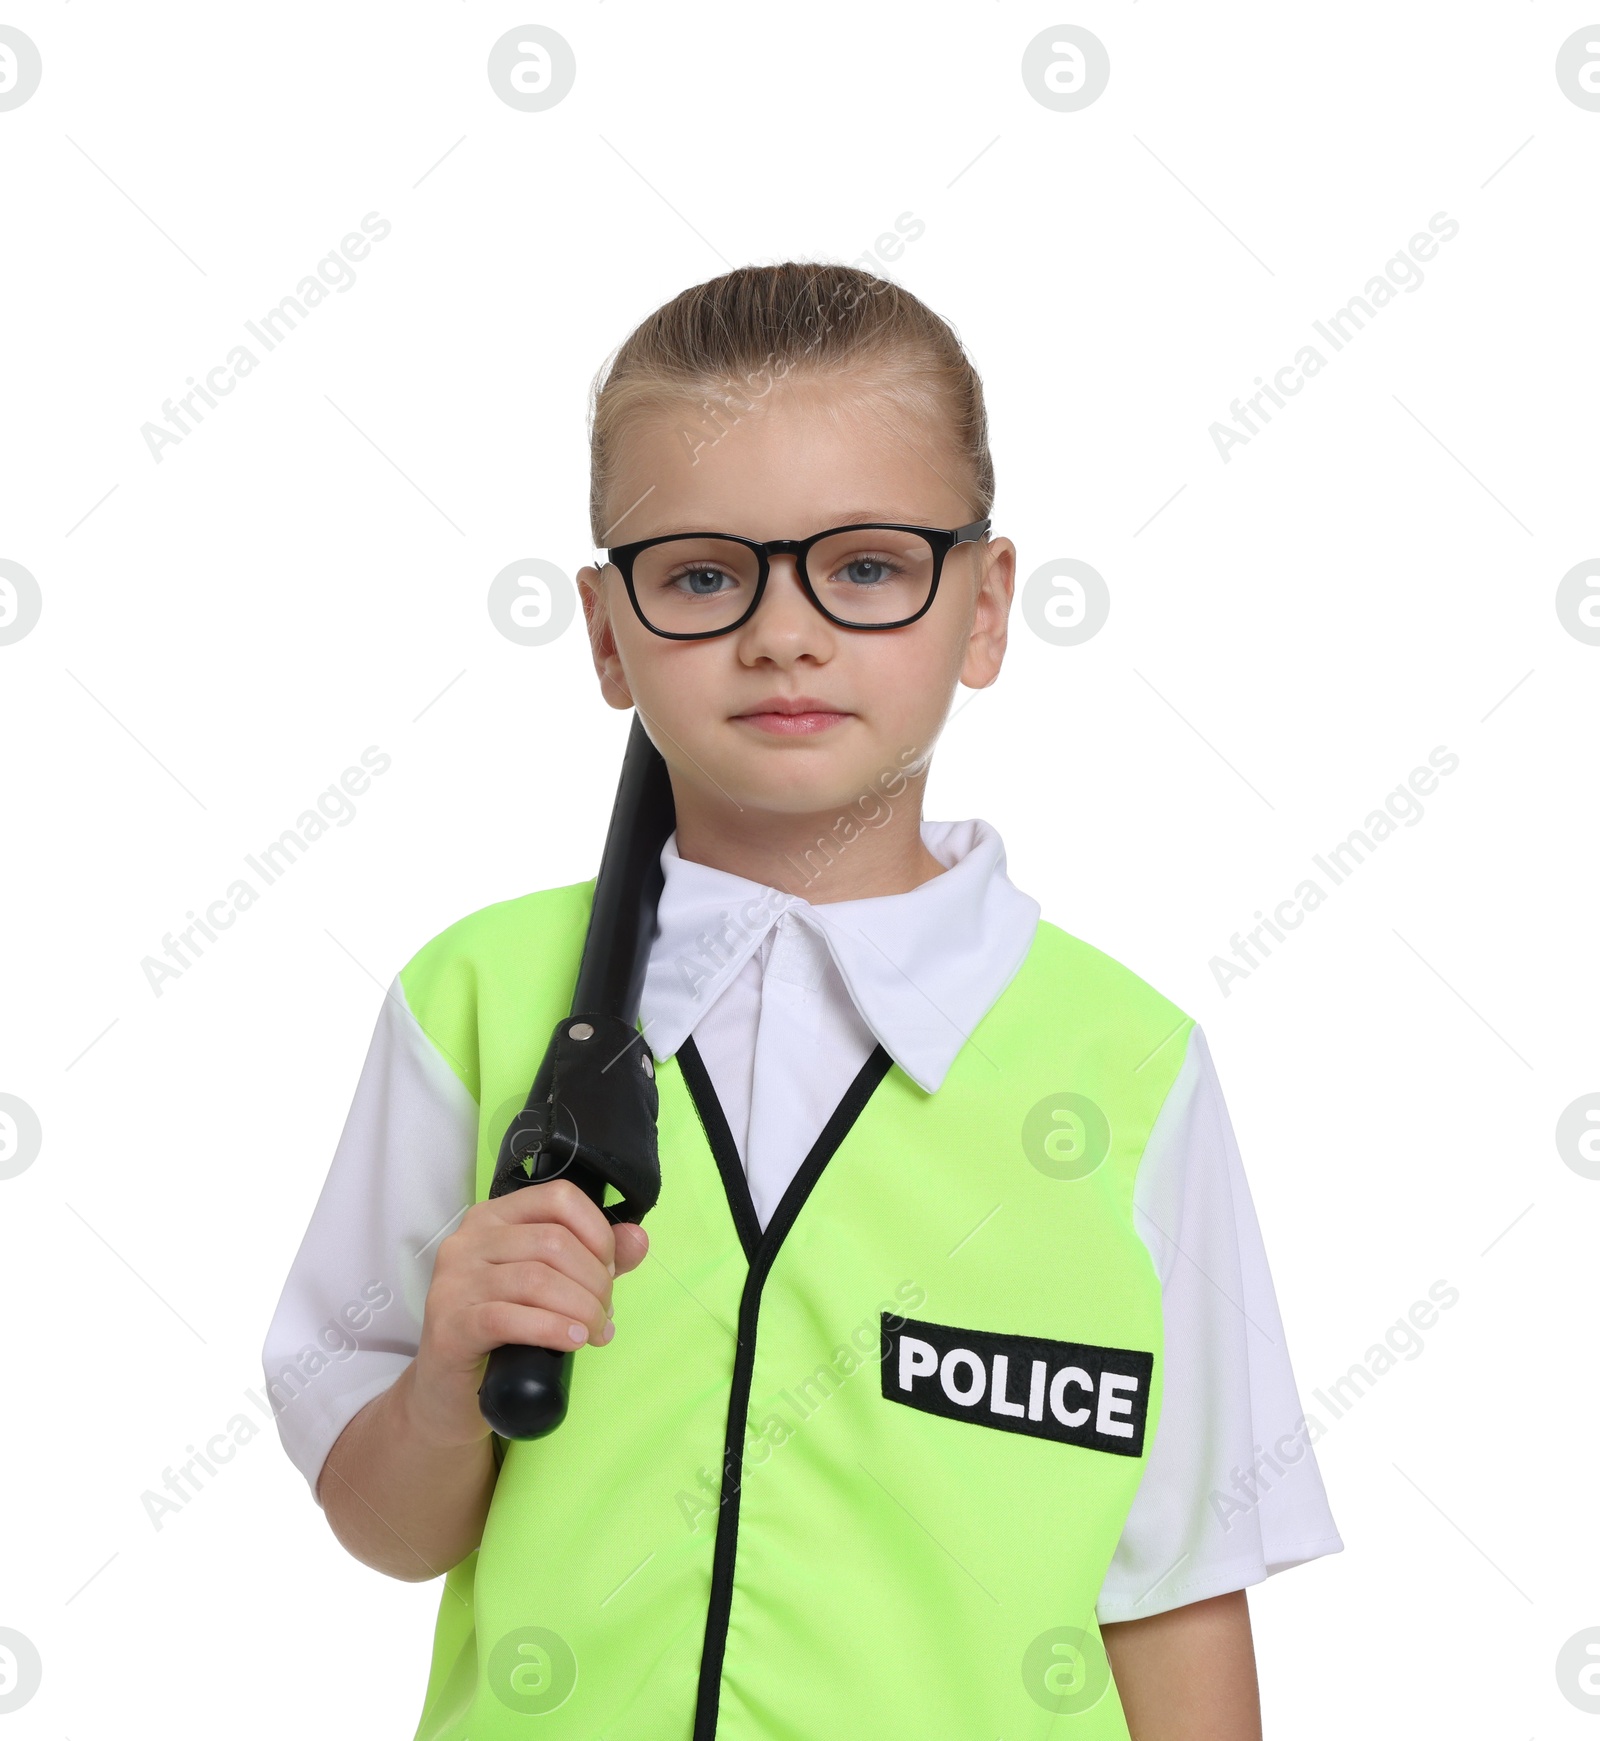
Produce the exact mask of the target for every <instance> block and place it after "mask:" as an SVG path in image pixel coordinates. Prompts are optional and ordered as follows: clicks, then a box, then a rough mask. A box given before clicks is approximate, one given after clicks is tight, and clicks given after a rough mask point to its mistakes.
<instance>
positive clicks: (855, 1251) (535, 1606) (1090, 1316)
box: [401, 881, 1193, 1741]
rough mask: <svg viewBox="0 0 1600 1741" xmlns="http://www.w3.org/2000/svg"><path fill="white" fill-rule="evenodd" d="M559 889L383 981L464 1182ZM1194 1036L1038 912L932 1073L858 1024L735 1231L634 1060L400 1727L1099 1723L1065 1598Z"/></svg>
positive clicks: (739, 1177) (705, 1154) (1098, 1559)
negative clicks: (436, 1073)
mask: <svg viewBox="0 0 1600 1741" xmlns="http://www.w3.org/2000/svg"><path fill="white" fill-rule="evenodd" d="M593 890H594V884H593V882H592V881H591V882H586V883H579V884H574V885H571V886H569V887H566V888H559V889H551V890H545V891H541V892H539V893H535V894H531V895H527V896H524V897H522V898H521V899H518V900H512V901H505V902H501V903H498V904H496V905H494V906H491V907H487V908H484V909H483V910H481V911H480V912H477V913H473V914H471V915H469V916H468V917H467V918H465V919H463V920H461V921H460V922H459V923H457V924H455V925H453V926H451V927H450V928H449V929H448V930H446V931H444V932H443V933H441V934H440V936H438V937H436V938H435V939H434V940H433V941H432V942H431V943H429V944H427V945H426V946H425V947H424V948H423V949H422V950H420V951H419V952H418V954H417V955H416V956H415V957H414V958H413V960H412V961H411V962H410V963H409V964H408V965H407V966H406V967H405V968H404V969H403V970H402V973H401V982H402V985H403V987H404V990H405V994H406V997H407V1000H408V1002H409V1004H410V1006H411V1009H412V1011H413V1013H414V1014H415V1016H416V1018H417V1020H418V1022H419V1023H420V1025H421V1026H422V1028H423V1029H424V1031H425V1032H426V1033H427V1034H428V1035H429V1036H430V1038H431V1039H432V1040H433V1042H434V1044H435V1045H436V1046H437V1047H438V1049H439V1051H440V1053H441V1055H442V1056H443V1057H444V1058H446V1059H447V1060H448V1061H449V1062H450V1064H451V1065H452V1067H453V1068H454V1069H455V1070H456V1072H457V1074H458V1075H459V1076H460V1077H461V1079H462V1081H463V1082H464V1083H465V1084H466V1086H467V1088H468V1090H469V1091H470V1092H471V1093H472V1095H473V1096H474V1098H475V1099H476V1100H477V1101H478V1104H479V1107H480V1120H479V1125H480V1129H479V1147H478V1165H477V1192H478V1196H479V1198H480V1199H481V1198H483V1197H485V1196H487V1195H488V1190H489V1185H490V1181H491V1179H492V1176H493V1171H494V1163H495V1157H496V1152H497V1150H498V1146H499V1141H500V1136H501V1133H502V1132H503V1130H504V1129H505V1126H506V1125H507V1123H508V1122H509V1120H510V1118H511V1116H512V1114H513V1113H514V1112H515V1111H516V1110H518V1109H519V1108H520V1107H521V1106H522V1104H523V1101H524V1099H525V1097H526V1094H527V1089H528V1084H529V1082H530V1081H531V1080H532V1078H533V1074H534V1071H535V1070H536V1069H537V1067H538V1065H539V1062H540V1059H541V1058H542V1056H543V1052H544V1047H545V1045H546V1043H547V1042H548V1040H549V1036H550V1032H551V1029H552V1028H553V1027H554V1025H555V1023H556V1021H557V1020H558V1019H559V1018H560V1017H561V1016H562V1015H563V1014H565V1013H566V1011H567V1010H568V1009H569V1008H570V1000H571V995H572V987H573V984H574V982H575V979H576V975H577V967H578V957H579V954H580V952H581V949H582V944H583V936H584V929H585V926H586V924H587V922H588V914H589V906H590V902H591V900H592V896H593ZM1192 1025H1193V1024H1192V1021H1191V1018H1189V1017H1188V1016H1186V1015H1184V1014H1183V1012H1182V1011H1180V1010H1178V1009H1177V1008H1175V1007H1174V1006H1173V1005H1172V1004H1171V1003H1169V1002H1168V1001H1167V1000H1166V999H1165V998H1163V997H1162V996H1161V995H1160V994H1159V993H1157V992H1156V991H1154V990H1153V989H1152V988H1151V987H1150V986H1148V985H1146V984H1145V983H1144V981H1143V980H1141V979H1139V978H1138V977H1137V976H1136V975H1135V974H1133V973H1131V972H1130V971H1129V970H1128V969H1126V968H1124V967H1122V966H1120V965H1119V964H1118V963H1117V962H1115V961H1113V960H1111V959H1110V957H1108V956H1106V955H1104V954H1102V953H1100V951H1098V950H1096V949H1094V948H1092V947H1091V946H1090V945H1088V944H1086V943H1083V942H1080V941H1079V940H1078V939H1076V938H1074V937H1072V936H1070V935H1068V934H1067V933H1066V932H1064V931H1062V930H1060V929H1059V928H1057V927H1056V926H1054V925H1052V924H1050V923H1049V922H1048V921H1041V922H1040V924H1039V926H1038V929H1037V931H1036V933H1035V936H1034V941H1033V944H1032V946H1031V948H1030V951H1029V953H1028V955H1027V957H1026V958H1025V960H1024V961H1023V964H1022V966H1021V968H1020V969H1019V970H1018V972H1017V973H1016V975H1015V977H1014V978H1013V979H1012V980H1011V982H1010V984H1009V985H1008V986H1007V987H1006V989H1005V990H1004V991H1003V992H1002V993H1001V995H1000V997H999V999H998V1000H997V1001H996V1003H995V1004H994V1005H993V1007H992V1008H991V1009H990V1010H989V1012H988V1014H987V1015H985V1016H984V1018H983V1020H982V1021H981V1022H979V1024H978V1025H977V1027H976V1028H975V1029H974V1030H973V1032H972V1034H971V1035H970V1037H969V1038H968V1039H967V1041H966V1042H965V1044H964V1045H963V1046H962V1048H961V1051H960V1052H959V1054H958V1055H957V1057H956V1059H955V1061H954V1063H953V1064H952V1065H951V1067H950V1071H949V1073H948V1075H947V1076H946V1077H945V1080H944V1081H943V1083H942V1084H941V1085H940V1087H939V1089H938V1091H937V1093H934V1094H928V1093H926V1092H924V1090H923V1089H921V1088H919V1087H918V1086H917V1085H916V1084H915V1083H914V1082H913V1081H912V1080H911V1079H910V1078H909V1077H907V1076H906V1075H905V1074H904V1073H903V1072H902V1071H901V1070H900V1069H899V1067H898V1066H897V1065H895V1064H894V1063H893V1062H892V1060H891V1059H890V1057H889V1055H888V1053H887V1052H886V1051H884V1049H883V1048H882V1047H881V1046H879V1047H877V1048H875V1050H874V1052H873V1054H872V1056H871V1057H870V1058H869V1059H868V1060H867V1062H866V1064H865V1065H864V1066H863V1067H862V1069H861V1072H860V1074H859V1075H858V1076H857V1077H856V1079H855V1081H854V1082H853V1083H852V1085H851V1087H850V1088H849V1090H848V1092H847V1093H846V1094H845V1096H844V1099H843V1100H842V1101H841V1102H840V1104H839V1106H838V1108H837V1110H836V1111H835V1112H834V1113H833V1115H832V1117H831V1118H830V1119H829V1121H828V1123H827V1126H826V1127H825V1129H824V1130H823V1131H822V1133H821V1134H820V1136H818V1137H817V1139H816V1141H815V1143H814V1144H813V1146H812V1148H811V1150H810V1153H809V1154H808V1155H807V1157H806V1159H805V1161H804V1162H803V1163H802V1165H801V1167H800V1169H799V1172H798V1173H797V1174H796V1176H795V1178H794V1180H793V1182H792V1184H791V1185H790V1186H789V1188H788V1190H787V1192H786V1193H785V1195H784V1198H783V1200H782V1202H781V1203H780V1204H779V1206H778V1208H777V1210H776V1211H775V1212H774V1214H773V1216H772V1218H771V1220H770V1222H769V1224H768V1226H767V1228H766V1230H765V1231H764V1232H763V1231H762V1229H761V1228H760V1227H759V1226H758V1224H757V1221H756V1216H755V1212H754V1209H753V1207H752V1205H751V1200H750V1194H749V1190H748V1188H747V1185H746V1181H745V1175H744V1169H743V1167H742V1165H741V1164H740V1160H739V1156H738V1153H737V1151H736V1149H735V1146H734V1143H733V1140H732V1137H731V1136H730V1134H729V1131H728V1127H727V1123H726V1120H725V1118H724V1116H723V1113H722V1110H721V1108H720V1107H719V1105H718V1104H717V1098H716V1095H715V1093H714V1092H713V1089H712V1086H711V1082H710V1079H709V1077H708V1076H707V1073H706V1069H705V1065H704V1063H703V1062H702V1060H701V1059H700V1056H699V1054H698V1052H697V1051H696V1049H695V1045H694V1041H693V1039H692V1038H690V1039H689V1040H686V1041H685V1042H684V1044H683V1046H682V1047H681V1048H680V1050H679V1051H678V1053H677V1055H676V1056H675V1057H674V1058H672V1059H670V1060H668V1061H667V1062H666V1063H664V1064H660V1065H658V1066H657V1073H656V1080H657V1083H658V1086H659V1090H660V1121H659V1130H660V1153H661V1168H662V1191H661V1199H660V1202H659V1204H658V1205H657V1206H656V1208H655V1209H653V1210H652V1211H651V1212H650V1215H649V1218H648V1222H647V1226H648V1230H649V1234H650V1251H649V1255H648V1256H647V1257H646V1259H645V1261H644V1263H643V1264H642V1265H641V1266H640V1267H639V1268H638V1269H637V1270H635V1271H633V1272H631V1273H630V1274H628V1275H625V1276H619V1277H618V1279H617V1283H616V1289H615V1295H614V1301H613V1305H614V1311H615V1321H616V1334H615V1337H614V1338H613V1340H612V1341H611V1342H610V1343H609V1344H607V1345H606V1346H604V1347H583V1348H581V1349H579V1350H578V1351H577V1352H576V1353H575V1354H574V1355H573V1357H572V1358H573V1370H572V1383H571V1393H570V1402H569V1408H568V1413H567V1417H566V1420H565V1421H564V1422H563V1424H562V1425H561V1426H560V1427H558V1428H557V1429H556V1430H555V1431H554V1432H553V1433H551V1434H549V1435H548V1436H546V1437H545V1438H543V1439H538V1440H531V1441H528V1442H513V1443H510V1444H507V1445H505V1446H504V1460H503V1464H502V1466H501V1469H500V1473H499V1479H498V1484H497V1486H496V1489H495V1493H494V1498H493V1501H492V1504H491V1506H490V1510H489V1515H488V1519H487V1522H486V1524H485V1527H484V1532H483V1539H482V1542H481V1544H480V1546H479V1547H478V1548H477V1549H476V1550H475V1551H474V1552H473V1553H471V1554H469V1555H468V1556H467V1558H466V1559H464V1560H463V1561H462V1562H461V1564H460V1565H458V1566H456V1567H455V1568H453V1569H452V1570H451V1571H450V1572H449V1574H448V1576H447V1578H446V1580H445V1585H444V1594H443V1597H442V1599H441V1602H440V1607H439V1614H438V1620H437V1625H436V1629H435V1636H434V1647H433V1657H432V1663H431V1667H430V1671H429V1675H428V1685H427V1692H426V1697H425V1703H424V1710H423V1714H422V1718H421V1721H420V1723H419V1726H418V1728H417V1731H416V1741H499V1738H501V1737H507V1738H510V1737H517V1738H519V1741H521V1738H525V1737H528V1736H533V1735H538V1736H551V1737H582V1738H583V1741H608V1738H609V1741H712V1738H713V1737H715V1738H716V1741H856V1738H858V1737H860V1738H868V1741H900V1738H902V1737H904V1738H906V1741H912V1738H915V1741H929V1738H930V1737H933V1738H938V1741H944V1738H945V1737H952V1738H953V1737H961V1738H962V1741H968V1738H972V1741H992V1738H993V1737H996V1736H1001V1737H1004V1738H1005V1741H1032V1738H1042V1737H1044V1736H1047V1735H1048V1736H1057V1735H1061V1734H1065V1733H1069V1732H1070V1734H1071V1735H1072V1736H1073V1737H1074V1738H1075V1741H1113V1738H1115V1741H1127V1737H1128V1729H1127V1725H1126V1723H1125V1721H1124V1718H1123V1714H1122V1706H1121V1702H1120V1700H1119V1699H1118V1696H1117V1691H1116V1686H1115V1684H1114V1682H1113V1681H1112V1679H1111V1676H1110V1671H1109V1668H1108V1666H1107V1662H1106V1657H1105V1652H1104V1648H1103V1646H1102V1644H1101V1641H1100V1633H1099V1628H1098V1626H1097V1624H1096V1620H1095V1604H1096V1601H1097V1599H1098V1596H1099V1593H1100V1589H1101V1586H1102V1583H1103V1581H1104V1578H1105V1574H1106V1570H1107V1567H1108V1566H1109V1564H1110V1561H1111V1557H1112V1554H1113V1553H1114V1551H1115V1549H1116V1546H1117V1541H1118V1538H1119V1536H1120V1534H1121V1531H1122V1527H1123V1522H1124V1520H1125V1518H1126V1516H1127V1513H1128V1509H1129V1507H1130V1505H1131V1504H1132V1501H1133V1497H1134V1494H1135V1492H1136V1490H1137V1488H1138V1486H1139V1480H1140V1476H1141V1475H1142V1473H1143V1470H1144V1462H1145V1456H1146V1454H1147V1452H1148V1449H1149V1446H1150V1444H1151V1441H1152V1435H1153V1434H1154V1432H1155V1428H1156V1423H1157V1419H1158V1416H1159V1411H1160V1404H1161V1381H1162V1338H1161V1290H1160V1284H1159V1281H1158V1279H1157V1276H1156V1273H1155V1270H1154V1267H1153V1265H1152V1263H1151V1260H1150V1257H1149V1254H1148V1252H1147V1250H1146V1247H1145V1245H1144V1243H1143V1241H1142V1240H1141V1239H1140V1237H1139V1234H1138V1231H1137V1230H1136V1228H1135V1226H1134V1221H1133V1210H1132V1202H1133V1185H1134V1175H1135V1172H1136V1170H1137V1168H1138V1165H1139V1161H1140V1157H1141V1155H1142V1154H1143V1152H1144V1148H1145V1143H1146V1140H1147V1138H1148V1137H1149V1134H1150V1129H1151V1126H1152V1124H1153V1122H1154V1121H1155V1118H1156V1115H1157V1113H1158V1112H1159V1111H1160V1108H1161V1105H1162V1102H1163V1101H1164V1099H1165V1098H1166V1095H1167V1092H1168V1090H1169V1089H1170V1088H1171V1086H1172V1083H1173V1081H1174V1079H1175V1077H1176V1076H1177V1073H1178V1068H1179V1065H1180V1064H1181V1062H1182V1060H1183V1057H1184V1052H1185V1047H1186V1043H1187V1039H1188V1033H1189V1029H1190V1028H1191V1026H1192ZM608 1200H615V1199H614V1194H608ZM500 1444H501V1441H498V1440H497V1441H496V1445H497V1448H498V1447H499V1446H500ZM1069 1713H1070V1714H1071V1720H1070V1722H1064V1721H1063V1718H1064V1715H1065V1714H1069Z"/></svg>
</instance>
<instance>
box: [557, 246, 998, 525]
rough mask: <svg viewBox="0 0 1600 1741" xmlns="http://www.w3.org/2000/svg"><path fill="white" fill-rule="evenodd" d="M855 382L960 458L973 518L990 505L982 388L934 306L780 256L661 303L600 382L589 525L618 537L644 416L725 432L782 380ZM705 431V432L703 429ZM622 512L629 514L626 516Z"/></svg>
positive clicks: (593, 408) (594, 399)
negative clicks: (620, 498) (620, 478)
mask: <svg viewBox="0 0 1600 1741" xmlns="http://www.w3.org/2000/svg"><path fill="white" fill-rule="evenodd" d="M831 376H841V377H843V376H848V377H849V379H850V380H851V383H852V384H853V385H871V386H875V387H881V388H882V389H883V390H884V391H885V392H886V393H887V394H889V395H890V396H891V397H893V398H894V399H896V400H898V401H899V402H900V403H901V404H902V405H904V406H905V407H906V408H907V409H909V410H912V411H913V412H916V413H919V414H921V415H923V416H925V417H927V418H928V419H929V420H930V422H931V424H932V426H933V427H934V428H936V429H938V430H939V432H940V433H941V434H943V435H944V436H945V437H946V438H947V439H948V440H949V441H950V442H952V443H953V445H954V447H955V450H956V452H957V453H958V455H959V456H960V457H961V459H962V461H963V462H964V464H965V466H966V469H967V472H968V477H967V479H966V480H965V481H964V482H963V483H958V484H957V486H956V487H958V488H960V489H962V490H963V491H964V493H966V494H967V495H969V497H970V508H971V511H970V513H969V515H968V518H969V519H971V520H981V519H983V518H985V517H986V516H987V515H988V513H989V512H990V509H991V507H992V506H993V503H994V464H993V461H992V460H991V459H990V456H989V433H988V418H987V415H986V413H985V410H984V403H983V384H982V382H981V381H980V380H979V379H978V374H977V371H976V370H975V369H974V368H973V366H972V364H971V362H970V361H969V360H968V358H967V354H966V352H965V351H964V350H963V349H962V346H961V341H960V340H959V339H958V338H957V337H956V335H955V333H954V332H953V331H952V329H951V328H950V326H949V325H948V324H947V323H946V322H945V321H943V320H941V319H940V318H939V316H938V315H936V314H935V313H934V312H933V310H932V309H931V308H929V307H928V306H927V304H926V303H924V302H922V301H920V300H919V299H918V298H917V297H915V296H913V295H912V294H911V292H910V291H909V290H904V289H902V288H901V287H900V286H899V285H897V284H893V283H891V282H889V281H888V280H887V279H884V278H877V277H874V276H873V274H871V273H870V272H863V271H861V270H860V269H859V268H858V267H855V266H841V265H831V264H826V263H820V264H811V263H806V262H800V261H786V262H784V263H783V264H781V265H777V266H741V267H739V268H737V269H736V270H735V271H732V272H727V273H724V274H723V276H722V277H720V278H712V279H709V280H708V281H707V282H706V283H704V284H696V285H693V286H691V287H690V288H689V289H688V290H685V291H682V292H681V293H680V294H679V295H677V296H675V297H673V299H672V300H671V301H670V302H667V303H663V304H662V306H661V307H660V308H658V309H657V310H656V311H655V313H654V314H651V315H648V316H647V317H646V318H645V319H644V320H643V321H641V322H640V323H639V325H638V326H637V327H635V328H634V330H633V331H632V332H631V333H630V334H629V335H628V337H627V338H626V339H625V340H624V341H623V342H622V344H621V345H620V346H618V348H617V350H616V351H615V352H614V353H613V354H612V356H611V357H610V358H609V359H608V362H607V363H606V365H604V366H603V367H602V368H601V370H600V373H599V374H598V375H597V376H596V377H595V382H594V387H593V391H592V394H591V397H590V410H589V524H590V530H591V532H592V533H593V536H594V542H595V547H596V549H600V548H602V547H604V546H605V545H607V544H612V543H622V542H625V541H626V539H627V537H628V536H629V534H627V533H624V534H623V535H622V536H621V537H614V536H613V535H612V534H613V530H614V528H613V525H612V523H610V522H608V520H607V518H606V516H607V511H608V510H607V502H608V498H609V496H610V493H611V487H612V484H613V481H614V479H615V476H616V471H617V464H618V455H619V453H620V451H621V445H622V441H623V438H624V436H625V435H626V433H627V431H628V429H629V428H630V427H631V426H632V425H633V423H634V422H635V421H636V420H637V419H640V418H642V417H645V416H650V415H655V414H657V413H660V412H663V411H668V410H671V409H675V408H676V409H681V408H682V407H683V405H684V402H685V401H686V400H687V401H689V402H691V403H692V404H694V405H695V406H696V407H697V416H699V415H700V414H703V418H702V421H703V423H705V424H706V425H707V426H709V427H710V428H713V429H717V428H719V427H720V426H719V425H718V423H717V421H716V419H717V417H718V414H719V412H720V413H722V414H724V415H726V416H727V417H729V418H732V419H733V420H734V421H737V418H738V417H739V416H740V415H742V414H743V413H745V412H747V411H749V410H750V409H751V408H752V406H753V405H754V404H755V403H756V402H757V401H759V400H760V399H761V398H762V397H764V396H765V394H766V393H767V392H768V391H770V389H771V387H772V386H773V385H774V384H775V383H776V382H777V381H780V380H783V379H786V378H792V377H802V378H804V379H807V380H816V379H825V378H828V377H831ZM702 433H704V431H703V430H702ZM623 517H624V518H625V517H626V509H624V511H623Z"/></svg>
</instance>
